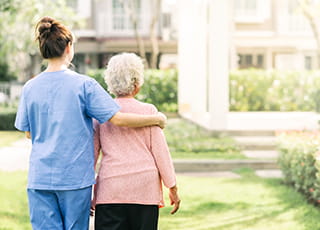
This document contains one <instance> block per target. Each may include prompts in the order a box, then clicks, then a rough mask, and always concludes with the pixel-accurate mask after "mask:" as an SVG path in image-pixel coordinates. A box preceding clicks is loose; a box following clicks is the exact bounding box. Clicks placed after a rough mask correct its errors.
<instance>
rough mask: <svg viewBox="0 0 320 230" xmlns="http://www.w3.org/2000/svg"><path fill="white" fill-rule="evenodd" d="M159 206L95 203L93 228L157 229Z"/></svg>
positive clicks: (120, 229) (96, 229)
mask: <svg viewBox="0 0 320 230" xmlns="http://www.w3.org/2000/svg"><path fill="white" fill-rule="evenodd" d="M158 218H159V207H158V206H157V205H141V204H98V205H96V211H95V220H94V225H95V227H94V229H95V230H157V229H158Z"/></svg>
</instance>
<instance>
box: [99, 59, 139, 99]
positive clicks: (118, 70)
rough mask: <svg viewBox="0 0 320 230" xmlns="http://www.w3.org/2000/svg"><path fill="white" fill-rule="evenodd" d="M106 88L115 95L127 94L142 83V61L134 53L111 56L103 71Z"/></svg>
mask: <svg viewBox="0 0 320 230" xmlns="http://www.w3.org/2000/svg"><path fill="white" fill-rule="evenodd" d="M105 81H106V83H107V85H108V90H109V91H110V92H111V93H112V94H114V95H115V96H117V97H119V96H128V95H130V94H131V93H132V92H133V91H134V89H135V87H141V86H142V84H143V62H142V59H141V58H140V57H139V56H137V55H136V54H134V53H122V54H118V55H115V56H113V57H112V58H111V59H110V61H109V63H108V66H107V70H106V71H105Z"/></svg>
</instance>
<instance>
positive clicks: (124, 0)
mask: <svg viewBox="0 0 320 230" xmlns="http://www.w3.org/2000/svg"><path fill="white" fill-rule="evenodd" d="M119 1H120V2H121V4H122V6H123V8H124V10H125V12H126V13H127V14H128V15H129V17H130V21H131V23H132V26H133V31H134V35H135V37H136V41H137V46H138V50H139V55H140V57H141V58H142V59H143V60H145V66H146V68H148V61H147V58H146V51H145V47H144V42H143V40H142V38H141V35H140V33H139V27H138V23H139V21H138V4H137V1H136V0H119Z"/></svg>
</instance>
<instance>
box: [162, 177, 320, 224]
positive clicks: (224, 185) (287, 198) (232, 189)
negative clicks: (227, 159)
mask: <svg viewBox="0 0 320 230" xmlns="http://www.w3.org/2000/svg"><path fill="white" fill-rule="evenodd" d="M241 175H242V178H241V179H221V178H220V179H219V178H192V177H184V176H180V177H179V178H178V179H179V180H178V181H179V187H180V193H181V199H182V203H181V210H180V211H179V213H177V215H176V216H171V215H170V214H168V213H169V210H170V208H171V207H166V208H163V209H162V210H161V217H160V228H159V229H160V230H167V229H173V230H178V229H181V230H244V229H245V230H262V229H263V230H279V229H282V230H284V229H285V230H309V229H320V223H318V222H317V221H316V220H318V219H319V218H320V210H319V209H318V208H316V207H314V206H312V205H310V204H307V203H306V201H305V200H304V198H303V197H302V196H301V195H300V194H299V193H297V192H295V191H293V190H292V189H291V188H289V187H287V186H285V185H283V184H281V180H280V179H261V178H258V177H256V176H254V175H253V174H252V173H251V174H250V173H248V172H244V173H243V174H241ZM167 203H168V202H167Z"/></svg>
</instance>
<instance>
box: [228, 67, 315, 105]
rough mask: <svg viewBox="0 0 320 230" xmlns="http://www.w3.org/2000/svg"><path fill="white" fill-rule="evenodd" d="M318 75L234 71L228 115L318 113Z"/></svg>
mask: <svg viewBox="0 0 320 230" xmlns="http://www.w3.org/2000/svg"><path fill="white" fill-rule="evenodd" d="M319 96H320V72H319V71H314V72H309V71H276V70H273V71H265V70H256V69H247V70H236V71H232V72H231V73H230V110H231V111H320V102H319Z"/></svg>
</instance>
